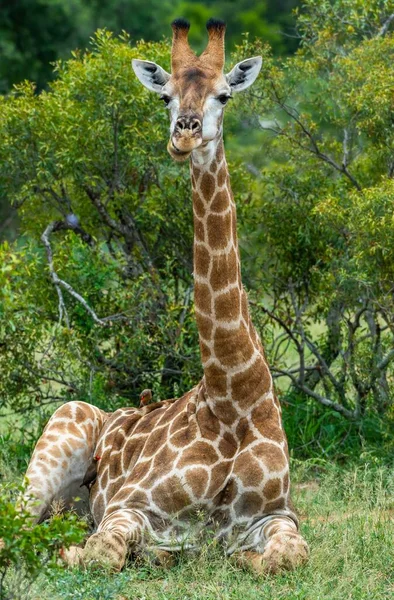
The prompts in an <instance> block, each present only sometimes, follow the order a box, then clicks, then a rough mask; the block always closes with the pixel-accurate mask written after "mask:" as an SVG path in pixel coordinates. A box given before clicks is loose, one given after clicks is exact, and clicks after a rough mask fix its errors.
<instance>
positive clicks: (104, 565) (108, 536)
mask: <svg viewBox="0 0 394 600" xmlns="http://www.w3.org/2000/svg"><path fill="white" fill-rule="evenodd" d="M126 554H127V546H126V542H125V540H124V539H123V538H122V537H121V536H118V535H116V534H115V533H112V532H110V531H103V532H100V533H95V534H93V535H92V536H91V537H90V538H89V539H88V541H87V542H86V546H85V549H84V555H83V564H84V565H85V566H87V567H89V568H91V569H106V570H109V571H112V572H116V571H121V569H122V568H123V566H124V563H125V560H126Z"/></svg>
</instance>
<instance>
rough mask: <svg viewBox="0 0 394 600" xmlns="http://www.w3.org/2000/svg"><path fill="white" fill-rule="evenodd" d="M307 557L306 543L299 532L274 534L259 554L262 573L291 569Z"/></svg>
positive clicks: (298, 565)
mask: <svg viewBox="0 0 394 600" xmlns="http://www.w3.org/2000/svg"><path fill="white" fill-rule="evenodd" d="M308 557H309V548H308V544H307V543H306V541H305V540H304V538H303V537H302V536H301V535H300V534H299V533H288V532H286V533H283V532H282V533H281V532H278V533H276V534H274V535H273V536H272V537H271V538H270V540H269V541H268V543H267V546H266V547H265V549H264V552H263V554H262V555H261V568H262V572H264V573H278V572H279V571H292V570H293V569H296V568H297V567H300V566H301V565H302V564H304V563H306V562H307V560H308Z"/></svg>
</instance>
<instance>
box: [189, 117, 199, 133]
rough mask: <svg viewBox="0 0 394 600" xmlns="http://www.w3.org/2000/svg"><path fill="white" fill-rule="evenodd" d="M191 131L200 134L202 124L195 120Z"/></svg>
mask: <svg viewBox="0 0 394 600" xmlns="http://www.w3.org/2000/svg"><path fill="white" fill-rule="evenodd" d="M190 128H191V130H192V132H193V133H198V132H199V131H201V123H200V121H199V120H198V119H193V120H192V122H191V127H190Z"/></svg>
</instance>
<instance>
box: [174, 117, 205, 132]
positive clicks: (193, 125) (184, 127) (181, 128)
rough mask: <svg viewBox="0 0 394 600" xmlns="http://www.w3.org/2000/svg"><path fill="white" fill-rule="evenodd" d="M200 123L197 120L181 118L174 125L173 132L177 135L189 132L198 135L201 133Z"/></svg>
mask: <svg viewBox="0 0 394 600" xmlns="http://www.w3.org/2000/svg"><path fill="white" fill-rule="evenodd" d="M201 129H202V127H201V121H200V119H197V118H195V117H194V118H189V117H181V118H179V119H178V120H177V122H176V125H175V131H177V132H178V133H184V132H186V131H190V132H191V133H192V134H196V133H199V132H200V131H201Z"/></svg>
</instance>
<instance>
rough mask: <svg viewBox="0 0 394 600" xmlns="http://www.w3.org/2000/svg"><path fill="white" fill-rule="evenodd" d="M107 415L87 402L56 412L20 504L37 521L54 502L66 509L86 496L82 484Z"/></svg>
mask: <svg viewBox="0 0 394 600" xmlns="http://www.w3.org/2000/svg"><path fill="white" fill-rule="evenodd" d="M107 418H108V415H107V414H106V413H105V412H104V411H102V410H100V409H99V408H97V407H95V406H92V405H91V404H87V403H86V402H68V403H67V404H64V405H63V406H61V407H60V408H58V409H57V410H56V412H55V413H54V414H53V416H52V417H51V418H50V419H49V421H48V424H47V426H46V427H45V429H44V432H43V434H42V436H41V437H40V439H39V440H38V442H37V444H36V447H35V449H34V452H33V455H32V457H31V460H30V463H29V467H28V469H27V472H26V479H27V488H26V491H25V493H24V495H23V497H22V498H20V500H19V505H20V506H21V507H24V508H25V509H27V510H28V511H29V512H30V514H31V515H32V516H33V517H34V520H35V521H36V522H40V521H42V520H43V519H45V518H46V517H47V516H48V515H49V513H50V507H51V504H52V503H53V501H54V500H57V501H59V503H60V504H61V505H62V506H67V505H68V504H70V503H71V502H72V500H73V498H75V497H76V496H77V497H81V496H83V490H81V489H80V485H81V483H82V481H83V478H84V475H85V473H86V469H87V468H88V466H89V464H90V462H91V459H92V456H93V454H94V450H95V448H96V445H97V441H98V438H99V435H100V431H101V429H102V427H103V425H104V423H105V421H106V420H107Z"/></svg>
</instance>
